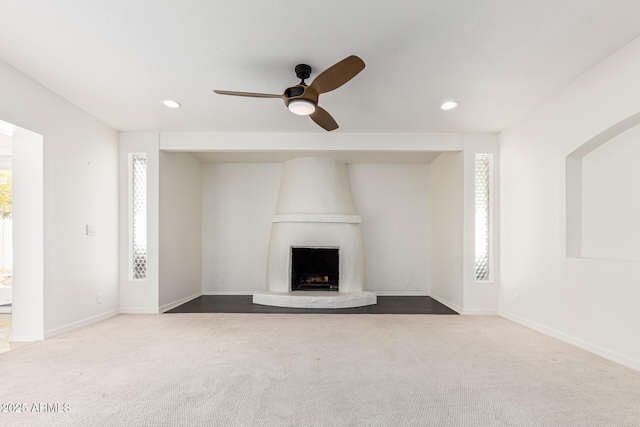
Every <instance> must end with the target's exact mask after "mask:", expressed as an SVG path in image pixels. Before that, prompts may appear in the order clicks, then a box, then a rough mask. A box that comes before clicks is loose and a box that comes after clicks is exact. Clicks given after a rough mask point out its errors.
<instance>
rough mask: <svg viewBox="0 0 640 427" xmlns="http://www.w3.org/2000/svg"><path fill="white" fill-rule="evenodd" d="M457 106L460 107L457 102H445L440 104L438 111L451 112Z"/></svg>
mask: <svg viewBox="0 0 640 427" xmlns="http://www.w3.org/2000/svg"><path fill="white" fill-rule="evenodd" d="M458 105H460V103H459V102H458V101H447V102H443V103H442V105H441V106H440V109H441V110H444V111H448V110H453V109H454V108H458Z"/></svg>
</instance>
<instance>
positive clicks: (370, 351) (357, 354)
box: [0, 314, 640, 427]
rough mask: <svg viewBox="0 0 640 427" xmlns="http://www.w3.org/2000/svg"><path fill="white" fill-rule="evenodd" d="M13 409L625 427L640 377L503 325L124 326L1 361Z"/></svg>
mask: <svg viewBox="0 0 640 427" xmlns="http://www.w3.org/2000/svg"><path fill="white" fill-rule="evenodd" d="M0 403H1V404H2V405H3V408H2V409H4V410H7V409H14V410H15V409H16V407H17V406H18V405H20V406H21V407H22V408H23V409H25V411H26V412H24V413H15V412H14V413H7V412H0V425H2V426H18V425H24V426H296V427H297V426H399V427H406V426H470V427H471V426H473V427H475V426H562V427H571V426H580V427H588V426H615V427H622V426H639V425H640V372H636V371H633V370H631V369H627V368H624V367H622V366H619V365H616V364H614V363H611V362H608V361H606V360H604V359H601V358H599V357H597V356H595V355H593V354H590V353H588V352H585V351H582V350H580V349H577V348H575V347H572V346H570V345H567V344H564V343H562V342H560V341H557V340H555V339H552V338H549V337H546V336H544V335H541V334H539V333H537V332H534V331H532V330H529V329H527V328H524V327H522V326H519V325H517V324H514V323H512V322H509V321H507V320H505V319H502V318H499V317H493V316H478V317H476V316H429V315H296V314H171V315H149V316H146V315H145V316H135V315H120V316H117V317H115V318H112V319H110V320H107V321H105V322H102V323H99V324H97V325H94V326H91V327H87V328H84V329H81V330H78V331H75V332H72V333H69V334H67V335H64V336H62V337H58V338H55V339H51V340H48V341H45V342H40V343H35V344H31V345H28V346H24V347H21V348H19V349H17V350H12V351H10V352H7V353H3V354H0ZM9 404H13V406H12V407H11V408H9ZM43 404H44V405H43ZM38 410H39V412H38Z"/></svg>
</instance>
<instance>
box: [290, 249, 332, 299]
mask: <svg viewBox="0 0 640 427" xmlns="http://www.w3.org/2000/svg"><path fill="white" fill-rule="evenodd" d="M339 265H340V262H339V251H338V249H337V248H291V290H292V291H332V292H338V287H339V283H340V280H339Z"/></svg>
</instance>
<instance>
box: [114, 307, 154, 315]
mask: <svg viewBox="0 0 640 427" xmlns="http://www.w3.org/2000/svg"><path fill="white" fill-rule="evenodd" d="M120 314H160V310H159V309H158V308H153V307H121V308H120Z"/></svg>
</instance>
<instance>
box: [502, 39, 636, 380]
mask: <svg viewBox="0 0 640 427" xmlns="http://www.w3.org/2000/svg"><path fill="white" fill-rule="evenodd" d="M639 75H640V39H637V40H635V41H633V42H632V43H630V44H629V45H627V46H626V47H624V48H623V49H622V50H620V51H619V52H617V53H616V54H614V55H612V56H611V57H610V58H608V59H607V60H605V61H603V62H602V63H600V64H599V65H597V66H596V67H594V68H593V69H591V70H590V71H589V72H587V73H586V74H584V75H583V76H581V77H580V78H579V79H577V80H576V81H575V82H574V83H573V84H572V85H570V86H569V87H567V88H566V89H565V90H563V91H562V92H560V93H558V94H557V95H556V96H555V97H553V98H552V99H550V100H549V101H548V102H546V103H545V104H544V105H542V106H541V107H540V108H539V109H538V110H537V111H534V112H532V113H531V114H529V115H528V116H526V117H525V118H523V119H522V120H521V121H520V122H519V123H517V124H515V125H514V126H512V127H510V128H509V129H507V130H506V131H505V132H503V133H502V134H501V136H500V156H501V165H502V166H501V171H500V172H501V189H502V190H501V200H502V203H501V215H502V218H501V224H502V227H501V228H502V229H501V249H502V251H501V253H502V255H501V285H502V286H501V300H500V309H501V313H502V314H503V315H504V316H506V317H508V318H510V319H512V320H515V321H518V322H521V323H523V324H525V325H528V326H531V327H533V328H536V329H538V330H540V331H543V332H545V333H547V334H550V335H553V336H556V337H559V338H561V339H564V340H566V341H569V342H572V343H574V344H576V345H578V346H581V347H583V348H586V349H589V350H591V351H594V352H596V353H598V354H600V355H603V356H604V357H607V358H610V359H612V360H614V361H617V362H619V363H622V364H625V365H627V366H631V367H634V368H636V369H640V339H638V337H640V305H639V304H640V303H639V301H640V281H639V280H638V270H639V267H640V265H639V263H638V262H620V261H607V260H594V259H586V258H568V257H566V255H565V253H566V247H565V245H566V239H565V236H566V223H565V215H566V206H565V201H566V194H565V158H566V156H567V155H569V154H570V153H572V152H573V151H574V150H576V149H577V148H578V147H580V146H582V145H583V144H584V143H585V142H587V141H589V140H591V139H592V138H594V136H596V135H599V134H601V133H602V132H605V131H606V130H607V129H610V128H612V127H615V126H616V124H617V123H619V122H621V121H624V120H625V119H627V118H628V117H630V116H633V115H634V114H637V113H638V112H639V111H640V85H638V76H639ZM630 186H637V182H627V181H626V179H625V180H624V181H623V182H617V183H616V185H612V186H611V187H609V190H610V191H614V192H626V189H628V188H629V187H630ZM615 215H620V216H622V217H623V218H625V221H631V220H632V218H630V217H627V215H633V212H628V213H625V212H620V211H616V212H615ZM633 220H634V221H635V220H637V219H633ZM515 295H519V304H518V303H517V302H516V300H515V298H514V296H515Z"/></svg>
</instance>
